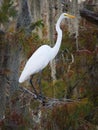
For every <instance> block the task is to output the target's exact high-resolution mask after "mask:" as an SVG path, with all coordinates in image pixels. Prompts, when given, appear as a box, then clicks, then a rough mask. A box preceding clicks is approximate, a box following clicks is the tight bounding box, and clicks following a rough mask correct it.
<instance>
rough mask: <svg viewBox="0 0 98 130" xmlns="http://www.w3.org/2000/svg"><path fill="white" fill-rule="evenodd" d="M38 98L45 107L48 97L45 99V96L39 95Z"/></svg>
mask: <svg viewBox="0 0 98 130" xmlns="http://www.w3.org/2000/svg"><path fill="white" fill-rule="evenodd" d="M37 98H38V99H39V100H41V101H42V104H43V105H44V104H45V102H46V101H45V100H46V97H45V96H43V95H42V94H39V95H37Z"/></svg>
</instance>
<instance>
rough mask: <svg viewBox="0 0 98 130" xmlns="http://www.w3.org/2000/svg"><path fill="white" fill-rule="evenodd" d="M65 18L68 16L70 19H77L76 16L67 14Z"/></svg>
mask: <svg viewBox="0 0 98 130" xmlns="http://www.w3.org/2000/svg"><path fill="white" fill-rule="evenodd" d="M65 16H67V17H68V18H75V16H74V15H70V14H65Z"/></svg>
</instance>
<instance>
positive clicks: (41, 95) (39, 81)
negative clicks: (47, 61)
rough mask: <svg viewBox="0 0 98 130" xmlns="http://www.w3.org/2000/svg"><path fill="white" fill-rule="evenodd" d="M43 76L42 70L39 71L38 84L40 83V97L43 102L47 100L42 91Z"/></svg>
mask: <svg viewBox="0 0 98 130" xmlns="http://www.w3.org/2000/svg"><path fill="white" fill-rule="evenodd" d="M41 77H42V72H41V71H40V72H39V78H38V84H39V91H40V92H39V98H40V99H41V100H42V102H43V103H44V102H45V101H44V100H45V96H44V95H43V92H42V85H41Z"/></svg>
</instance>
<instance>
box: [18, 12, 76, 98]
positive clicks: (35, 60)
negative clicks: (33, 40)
mask: <svg viewBox="0 0 98 130" xmlns="http://www.w3.org/2000/svg"><path fill="white" fill-rule="evenodd" d="M64 18H75V16H73V15H69V14H67V13H62V14H61V15H60V17H59V19H58V21H57V24H56V31H57V34H58V37H57V41H56V44H55V46H54V47H50V46H48V45H42V46H41V47H39V48H38V49H37V50H36V51H35V52H34V54H33V55H32V56H31V57H30V58H29V60H28V61H27V63H26V65H25V67H24V70H23V72H22V74H21V76H20V78H19V83H22V82H24V81H25V80H27V79H29V78H30V76H31V75H34V74H35V73H38V72H41V71H42V70H43V69H44V68H45V67H46V66H47V65H48V63H49V62H50V61H51V60H53V59H54V58H55V56H56V55H57V53H58V51H59V48H60V45H61V41H62V30H61V29H60V23H61V21H62V20H63V19H64ZM30 83H31V85H32V86H33V84H32V81H31V82H30ZM33 89H34V92H35V93H36V94H37V91H36V90H35V88H34V87H33ZM37 96H38V95H37Z"/></svg>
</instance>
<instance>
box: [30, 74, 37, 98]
mask: <svg viewBox="0 0 98 130" xmlns="http://www.w3.org/2000/svg"><path fill="white" fill-rule="evenodd" d="M32 79H33V76H31V78H30V84H31V86H32V87H33V90H34V93H35V94H36V95H37V96H38V93H37V91H36V89H35V87H34V85H33V83H32Z"/></svg>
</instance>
